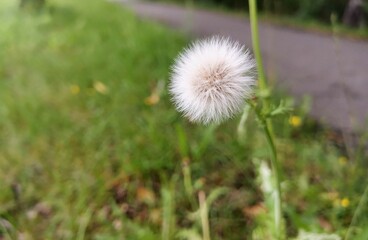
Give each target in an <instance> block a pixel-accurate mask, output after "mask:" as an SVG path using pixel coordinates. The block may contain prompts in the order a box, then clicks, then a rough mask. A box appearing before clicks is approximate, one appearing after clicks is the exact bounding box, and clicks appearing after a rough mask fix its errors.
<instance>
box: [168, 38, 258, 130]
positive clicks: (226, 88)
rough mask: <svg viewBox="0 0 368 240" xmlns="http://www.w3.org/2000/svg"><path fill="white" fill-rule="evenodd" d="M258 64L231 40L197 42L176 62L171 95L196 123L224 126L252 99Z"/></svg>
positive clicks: (209, 39) (181, 110)
mask: <svg viewBox="0 0 368 240" xmlns="http://www.w3.org/2000/svg"><path fill="white" fill-rule="evenodd" d="M254 76H255V63H254V60H253V59H252V58H251V56H250V54H249V52H248V51H247V50H245V49H244V47H243V46H241V45H240V44H239V43H237V42H233V41H230V40H229V39H228V38H220V37H212V38H208V39H204V40H200V41H197V42H195V43H193V44H192V45H191V46H190V47H189V48H187V49H185V50H184V52H183V53H182V54H180V55H179V57H178V58H177V59H176V61H175V63H174V66H173V72H172V75H171V82H170V86H169V88H170V93H171V95H172V99H173V101H174V103H175V105H176V107H177V109H178V110H179V111H180V112H182V113H183V114H184V115H185V116H186V117H187V118H189V120H190V121H192V122H201V123H204V124H208V123H211V122H215V123H220V122H222V121H223V120H225V119H228V118H230V117H232V116H233V115H235V114H236V113H238V112H239V111H241V109H242V107H243V106H244V101H245V99H249V98H251V97H252V93H253V91H252V90H253V87H254V85H255V84H256V81H255V77H254Z"/></svg>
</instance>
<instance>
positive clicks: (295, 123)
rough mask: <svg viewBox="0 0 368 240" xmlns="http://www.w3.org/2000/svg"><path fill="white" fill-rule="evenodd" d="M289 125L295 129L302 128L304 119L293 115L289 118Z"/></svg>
mask: <svg viewBox="0 0 368 240" xmlns="http://www.w3.org/2000/svg"><path fill="white" fill-rule="evenodd" d="M289 123H290V125H291V126H293V127H300V125H302V119H301V118H300V117H299V116H295V115H293V116H291V117H290V118H289Z"/></svg>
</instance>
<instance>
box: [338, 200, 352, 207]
mask: <svg viewBox="0 0 368 240" xmlns="http://www.w3.org/2000/svg"><path fill="white" fill-rule="evenodd" d="M340 205H341V207H343V208H347V207H349V205H350V200H349V199H348V198H343V199H341V202H340Z"/></svg>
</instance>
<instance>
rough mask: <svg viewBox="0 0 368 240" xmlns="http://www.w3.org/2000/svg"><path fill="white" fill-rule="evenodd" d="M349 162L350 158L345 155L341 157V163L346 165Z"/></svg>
mask: <svg viewBox="0 0 368 240" xmlns="http://www.w3.org/2000/svg"><path fill="white" fill-rule="evenodd" d="M347 162H348V159H347V158H346V157H344V156H342V157H339V163H340V165H342V166H344V165H346V163H347Z"/></svg>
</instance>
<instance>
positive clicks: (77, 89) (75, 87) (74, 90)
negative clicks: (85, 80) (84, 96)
mask: <svg viewBox="0 0 368 240" xmlns="http://www.w3.org/2000/svg"><path fill="white" fill-rule="evenodd" d="M69 90H70V93H71V94H73V95H77V94H78V93H79V92H80V87H79V86H78V85H75V84H74V85H71V86H70V88H69Z"/></svg>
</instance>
